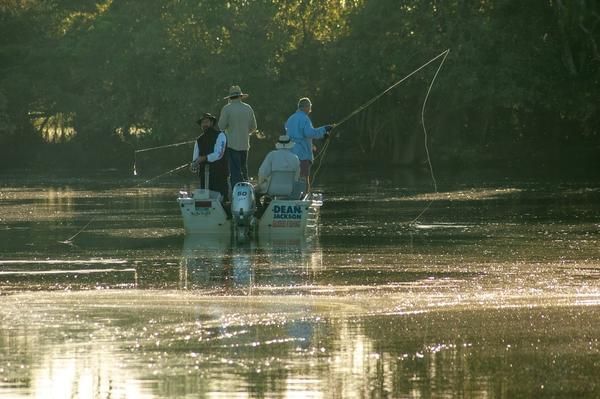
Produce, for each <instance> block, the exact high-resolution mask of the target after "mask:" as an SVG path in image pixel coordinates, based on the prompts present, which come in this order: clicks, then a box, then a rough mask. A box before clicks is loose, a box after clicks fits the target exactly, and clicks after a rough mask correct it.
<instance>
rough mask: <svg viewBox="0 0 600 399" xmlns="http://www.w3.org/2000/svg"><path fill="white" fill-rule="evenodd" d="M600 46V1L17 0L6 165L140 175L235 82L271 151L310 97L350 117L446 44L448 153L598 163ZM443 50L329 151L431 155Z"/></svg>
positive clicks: (7, 21)
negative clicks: (137, 167)
mask: <svg viewBox="0 0 600 399" xmlns="http://www.w3.org/2000/svg"><path fill="white" fill-rule="evenodd" d="M599 46H600V5H599V3H598V2H596V1H593V0H580V1H571V2H567V1H564V0H548V1H535V2H524V1H520V0H499V1H488V0H478V1H476V0H473V1H458V0H448V1H438V0H418V1H417V0H413V1H410V0H322V1H312V0H253V1H247V0H232V1H224V0H197V1H181V0H146V1H138V0H103V1H97V0H96V1H92V0H84V1H82V0H54V1H47V0H28V1H20V0H7V1H3V2H1V3H0V148H1V149H2V150H1V151H2V157H1V160H0V166H1V167H2V168H11V167H12V168H18V167H31V166H34V165H40V167H42V168H45V169H48V168H53V167H63V166H64V167H68V166H77V167H83V166H87V167H90V168H130V167H131V163H132V160H133V150H134V149H136V148H145V147H150V146H157V145H163V144H171V143H176V142H181V141H185V140H190V139H193V138H194V137H195V136H196V135H197V134H198V128H197V126H196V125H195V120H196V119H197V118H198V116H199V115H201V114H202V113H203V112H206V111H209V112H212V113H215V114H218V112H219V111H220V109H221V107H222V106H223V105H224V100H223V97H224V96H225V95H226V94H227V90H228V88H229V86H231V85H232V84H239V85H240V86H241V87H242V89H243V90H244V91H245V92H248V93H250V95H251V96H250V97H249V98H248V100H247V101H248V103H250V104H251V105H252V106H253V108H254V109H255V112H256V115H257V120H258V124H259V128H260V129H261V130H262V131H263V133H264V134H265V135H266V137H267V139H266V140H262V141H261V140H258V139H253V145H254V147H253V148H254V150H253V156H255V157H259V158H262V156H264V154H265V152H266V151H267V150H268V149H270V148H271V147H272V143H273V140H274V138H275V137H277V136H278V135H279V134H281V131H282V126H283V123H284V121H285V119H286V118H287V116H289V114H291V113H292V112H293V111H294V110H295V105H296V102H297V100H298V98H299V97H302V96H309V97H311V99H312V100H313V103H314V112H313V115H312V118H313V121H314V123H315V124H316V125H322V124H326V123H333V122H336V121H339V120H342V119H343V117H344V116H346V115H349V114H350V113H351V112H352V111H354V110H355V109H357V108H358V107H359V106H360V105H361V104H363V103H365V102H366V101H367V100H369V99H370V98H372V97H373V96H376V95H377V94H379V93H381V92H382V91H383V90H385V89H386V88H388V87H389V86H390V85H392V84H393V83H395V82H396V81H398V80H399V79H401V78H403V77H404V76H406V75H408V74H409V73H410V72H412V71H414V70H415V69H417V68H418V67H420V66H421V65H423V64H424V63H425V62H427V61H428V60H430V59H432V58H433V57H435V56H436V55H438V54H440V53H441V52H443V51H444V50H446V49H450V53H449V55H448V57H447V59H446V62H445V64H444V66H443V68H442V70H441V71H440V74H439V75H438V77H437V79H436V81H435V85H434V86H433V89H432V91H431V93H430V95H429V98H428V101H427V107H426V108H425V114H424V120H425V123H426V127H427V133H428V134H429V137H428V138H429V149H430V151H431V156H432V158H433V160H434V161H436V162H438V163H443V162H445V163H448V164H459V165H469V166H470V167H473V166H477V165H482V164H492V165H503V164H507V163H508V164H514V163H519V162H525V161H527V162H534V163H535V164H536V165H543V164H551V163H564V164H568V163H578V162H579V163H581V162H584V163H585V162H592V164H593V163H594V162H596V165H597V161H594V160H597V159H598V158H599V157H598V155H599V154H600V143H599V142H600V133H599V129H600V112H599V111H600V109H599V108H600V102H599V101H598V99H599V98H600V82H599V80H600V49H599ZM440 60H441V58H440V59H438V60H437V61H436V62H434V63H432V64H431V65H429V66H428V67H426V68H424V69H423V70H421V71H420V72H418V73H417V74H415V75H414V76H412V77H411V78H410V79H408V80H406V81H405V82H404V83H402V84H401V85H399V86H398V87H396V88H394V89H393V90H391V91H390V92H389V93H388V94H386V95H385V96H383V97H382V98H381V99H379V100H378V101H377V102H376V103H374V104H373V105H372V106H370V107H368V108H367V109H365V110H364V111H362V112H360V113H358V114H357V115H356V116H354V117H352V119H350V120H348V121H347V122H345V123H344V124H343V125H342V126H340V127H339V129H336V130H335V133H336V136H337V137H335V138H334V140H333V143H332V144H333V145H332V146H331V147H330V149H329V152H328V160H327V161H329V162H331V161H336V162H337V161H339V162H344V161H351V162H355V163H356V162H365V164H366V163H367V162H370V161H373V160H377V161H384V162H391V163H400V164H420V163H422V162H423V161H424V156H425V151H424V145H423V126H422V124H421V111H422V105H423V101H424V100H425V96H426V94H427V88H428V86H429V84H430V82H431V80H432V78H433V76H434V74H435V71H436V69H437V67H438V66H439V61H440ZM188 152H189V151H187V149H185V150H184V149H180V150H178V151H173V150H169V151H167V152H166V153H163V152H160V151H157V152H154V153H152V155H151V156H150V155H148V156H149V157H150V158H151V162H152V163H158V164H160V163H161V162H163V161H164V162H165V163H169V162H171V163H173V162H175V165H176V164H177V159H176V160H172V159H171V160H169V159H167V158H169V157H171V158H178V157H179V161H182V160H183V162H184V161H185V160H187V158H189V156H190V154H188ZM167 153H168V154H167ZM182 157H183V158H182ZM146 161H147V162H148V160H146Z"/></svg>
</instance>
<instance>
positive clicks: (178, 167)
mask: <svg viewBox="0 0 600 399" xmlns="http://www.w3.org/2000/svg"><path fill="white" fill-rule="evenodd" d="M189 165H190V163H189V162H186V163H184V164H183V165H179V166H177V167H176V168H173V169H171V170H169V171H167V172H165V173H162V174H160V175H158V176H154V177H153V178H151V179H148V180H146V181H143V182H141V183H139V184H138V185H136V186H135V187H136V188H137V187H139V186H142V185H144V184H148V183H150V182H151V181H154V180H157V179H160V178H161V177H163V176H166V175H169V174H171V173H174V172H177V171H178V170H181V169H183V168H185V167H187V166H189Z"/></svg>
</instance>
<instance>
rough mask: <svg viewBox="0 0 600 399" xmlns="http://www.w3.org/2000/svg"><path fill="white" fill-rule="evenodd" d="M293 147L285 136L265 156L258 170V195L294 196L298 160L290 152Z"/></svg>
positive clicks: (298, 168) (298, 166)
mask: <svg viewBox="0 0 600 399" xmlns="http://www.w3.org/2000/svg"><path fill="white" fill-rule="evenodd" d="M293 147H294V143H293V142H292V141H291V140H290V138H289V137H288V136H287V135H284V136H279V140H278V141H277V143H276V144H275V150H273V151H271V152H269V153H268V154H267V156H266V157H265V159H264V161H263V162H262V164H261V165H260V168H259V169H258V186H257V189H258V190H257V191H258V192H259V193H265V194H269V195H284V196H290V195H293V194H296V189H297V182H298V178H299V177H300V160H299V159H298V156H297V155H296V154H294V153H292V152H291V151H290V149H292V148H293ZM297 194H299V193H297Z"/></svg>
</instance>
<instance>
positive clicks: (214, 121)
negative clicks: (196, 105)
mask: <svg viewBox="0 0 600 399" xmlns="http://www.w3.org/2000/svg"><path fill="white" fill-rule="evenodd" d="M204 119H210V120H211V121H213V123H217V117H216V116H214V115H213V114H211V113H210V112H205V113H204V115H202V117H201V118H200V119H198V120H197V121H196V123H197V124H199V125H201V124H202V121H203V120H204Z"/></svg>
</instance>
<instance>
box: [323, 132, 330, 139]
mask: <svg viewBox="0 0 600 399" xmlns="http://www.w3.org/2000/svg"><path fill="white" fill-rule="evenodd" d="M323 140H329V132H325V134H324V135H323Z"/></svg>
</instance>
